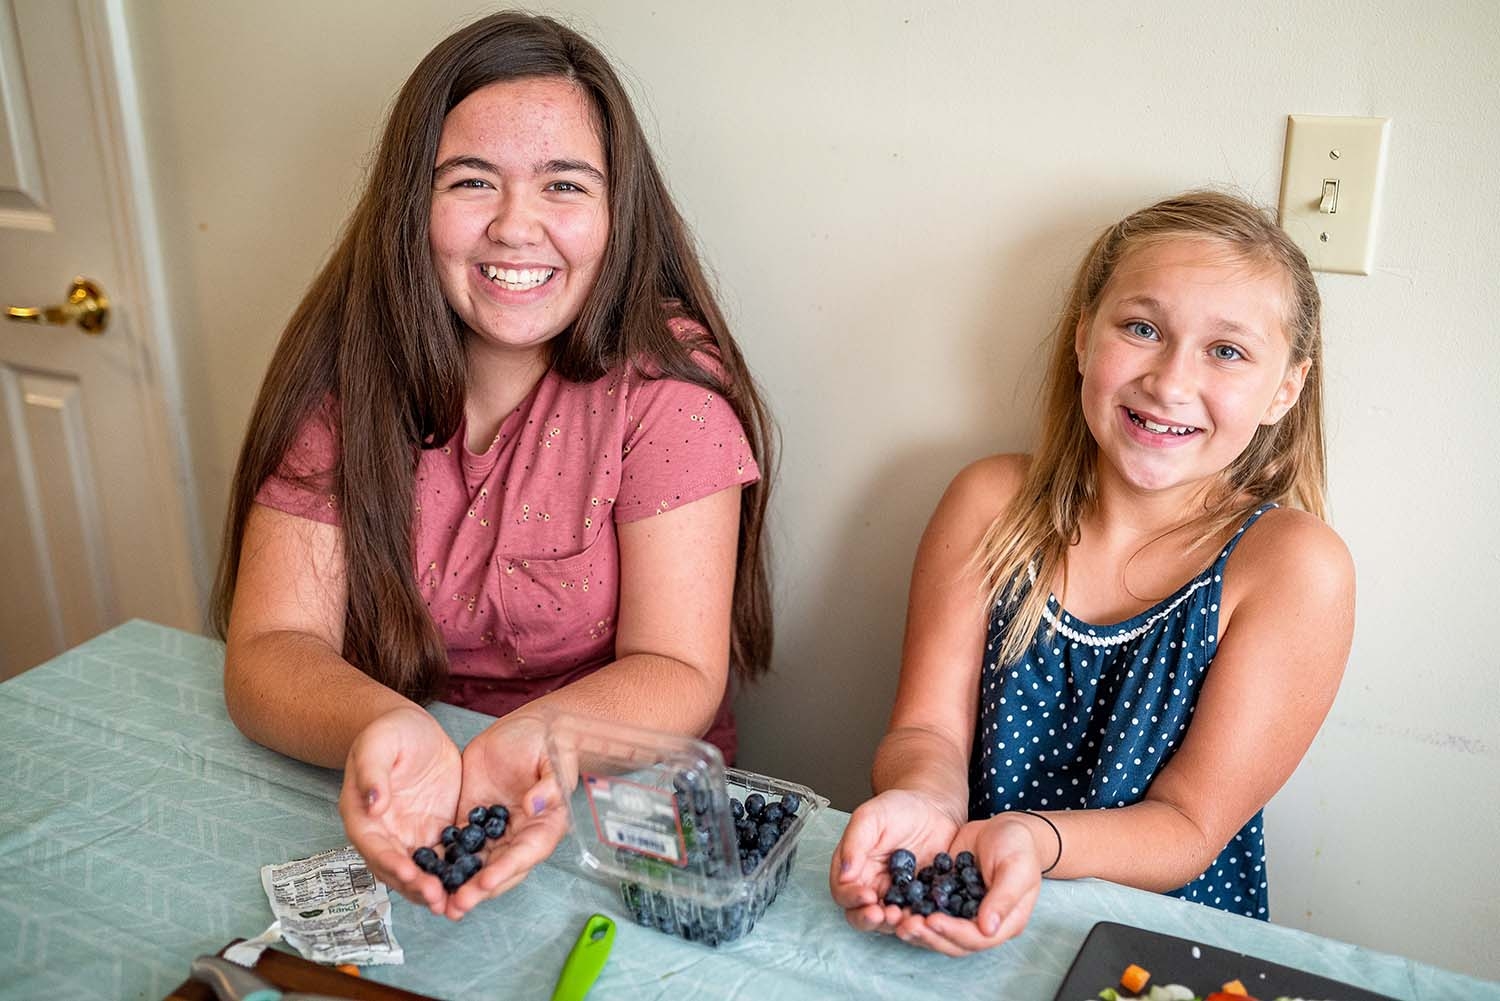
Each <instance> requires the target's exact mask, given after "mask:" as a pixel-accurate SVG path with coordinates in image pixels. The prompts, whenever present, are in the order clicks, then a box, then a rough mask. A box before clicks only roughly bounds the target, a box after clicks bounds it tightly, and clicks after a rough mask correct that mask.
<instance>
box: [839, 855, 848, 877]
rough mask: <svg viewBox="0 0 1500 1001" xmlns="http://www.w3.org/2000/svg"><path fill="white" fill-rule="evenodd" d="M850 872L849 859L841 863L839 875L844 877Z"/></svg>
mask: <svg viewBox="0 0 1500 1001" xmlns="http://www.w3.org/2000/svg"><path fill="white" fill-rule="evenodd" d="M848 872H849V860H848V859H844V860H843V861H842V862H840V863H839V875H840V876H843V875H846V874H847V873H848Z"/></svg>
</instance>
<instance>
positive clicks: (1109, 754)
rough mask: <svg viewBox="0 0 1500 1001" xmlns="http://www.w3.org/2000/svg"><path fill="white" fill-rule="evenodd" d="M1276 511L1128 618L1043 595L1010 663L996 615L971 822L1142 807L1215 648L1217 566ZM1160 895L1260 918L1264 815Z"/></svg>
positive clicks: (1001, 619)
mask: <svg viewBox="0 0 1500 1001" xmlns="http://www.w3.org/2000/svg"><path fill="white" fill-rule="evenodd" d="M1272 507H1275V505H1274V504H1266V505H1263V506H1262V507H1260V508H1258V509H1257V510H1256V511H1255V512H1254V513H1252V514H1251V515H1250V517H1249V518H1247V519H1246V520H1245V523H1244V524H1243V525H1241V526H1240V528H1239V531H1237V532H1236V533H1235V534H1234V536H1233V537H1232V538H1231V539H1230V540H1229V542H1228V544H1227V545H1225V546H1224V549H1223V551H1222V552H1220V553H1219V558H1218V559H1216V560H1215V561H1214V563H1213V565H1212V566H1210V567H1209V568H1208V569H1207V570H1204V571H1203V572H1202V573H1200V574H1199V575H1197V576H1196V577H1194V578H1193V579H1192V580H1190V581H1188V582H1187V583H1186V584H1184V585H1183V586H1182V587H1181V588H1179V589H1178V590H1177V591H1176V593H1174V594H1172V595H1171V596H1170V597H1168V598H1167V599H1166V600H1164V601H1162V602H1160V603H1158V604H1156V605H1154V606H1152V607H1151V608H1149V609H1147V610H1146V611H1144V612H1142V613H1140V614H1139V615H1137V616H1135V617H1134V618H1130V619H1127V620H1125V621H1124V622H1120V623H1117V624H1115V625H1111V626H1098V625H1093V624H1091V623H1088V622H1084V621H1082V620H1081V619H1078V618H1075V617H1073V616H1070V615H1069V614H1068V613H1067V611H1066V610H1063V609H1060V608H1059V607H1058V604H1057V598H1056V597H1055V596H1053V597H1050V598H1049V599H1048V602H1047V611H1046V614H1045V617H1044V618H1043V620H1042V622H1041V623H1040V624H1039V625H1038V626H1037V631H1036V635H1035V636H1034V637H1033V638H1032V640H1031V645H1030V646H1029V647H1028V648H1027V649H1026V653H1025V654H1024V655H1023V656H1022V657H1021V659H1020V661H1019V662H1018V663H1013V664H1006V665H1002V664H1000V663H999V650H1000V645H1001V639H1002V637H1003V635H1004V632H1005V623H1006V621H1007V616H1008V614H1009V608H1006V607H999V606H997V607H996V608H995V610H994V612H993V614H991V616H990V624H989V631H988V636H987V638H986V647H985V650H986V653H985V658H986V660H985V664H984V670H983V672H982V673H981V675H980V681H979V718H978V721H977V724H976V727H975V734H974V751H973V755H972V757H971V759H970V762H969V815H970V817H971V818H974V819H981V818H985V817H991V816H994V815H995V814H996V813H999V812H1001V811H1003V810H1079V809H1097V808H1106V807H1112V806H1128V805H1130V804H1131V803H1135V802H1137V801H1139V800H1141V799H1143V798H1144V797H1145V793H1146V787H1147V786H1148V785H1150V783H1151V780H1152V779H1153V778H1154V777H1155V776H1156V773H1157V772H1159V771H1161V769H1162V767H1163V766H1164V765H1165V764H1166V763H1167V762H1168V761H1169V760H1171V758H1172V755H1173V753H1175V751H1176V749H1177V747H1178V746H1179V745H1180V744H1181V742H1182V738H1183V736H1184V735H1185V734H1186V733H1187V728H1188V723H1189V721H1190V720H1191V719H1192V716H1193V709H1194V707H1195V706H1196V705H1197V702H1198V692H1199V690H1200V689H1201V688H1202V687H1203V677H1204V675H1205V674H1206V673H1207V672H1208V667H1209V665H1210V664H1211V663H1212V662H1213V657H1214V651H1215V650H1216V649H1218V639H1219V637H1218V627H1219V597H1220V595H1221V594H1222V593H1223V590H1224V564H1225V563H1226V562H1227V561H1228V560H1229V554H1230V553H1232V552H1234V548H1235V546H1237V545H1238V544H1239V541H1240V539H1241V538H1243V536H1244V533H1245V530H1246V529H1248V528H1249V527H1250V526H1251V525H1253V524H1255V522H1256V520H1257V519H1258V518H1260V516H1261V515H1262V514H1264V513H1265V512H1266V511H1267V510H1269V509H1270V508H1272ZM1054 625H1055V626H1056V632H1055V633H1053V632H1051V630H1052V627H1053V626H1054ZM1049 634H1050V635H1049ZM1169 896H1174V897H1181V898H1183V899H1185V900H1196V901H1198V902H1199V903H1202V904H1208V905H1210V906H1212V907H1218V908H1220V909H1222V910H1226V911H1233V912H1235V913H1236V914H1244V915H1247V916H1249V917H1255V918H1261V919H1262V920H1265V919H1267V918H1268V917H1269V915H1268V912H1267V909H1266V906H1267V905H1266V849H1265V837H1264V833H1263V831H1262V823H1261V814H1260V813H1259V812H1257V813H1256V814H1255V816H1253V817H1251V818H1250V820H1249V822H1248V823H1246V824H1245V826H1244V827H1243V828H1241V829H1240V832H1239V833H1238V834H1236V835H1235V836H1234V838H1233V839H1231V840H1230V842H1229V844H1228V845H1227V846H1225V848H1224V850H1223V851H1222V852H1220V853H1219V857H1218V858H1216V859H1215V860H1214V861H1213V863H1212V864H1211V865H1210V866H1209V867H1208V869H1207V870H1206V871H1205V872H1204V873H1203V875H1201V876H1199V877H1198V878H1197V879H1195V880H1193V881H1192V882H1191V883H1189V884H1187V885H1186V886H1183V887H1180V888H1178V889H1176V890H1172V891H1171V892H1170V894H1169Z"/></svg>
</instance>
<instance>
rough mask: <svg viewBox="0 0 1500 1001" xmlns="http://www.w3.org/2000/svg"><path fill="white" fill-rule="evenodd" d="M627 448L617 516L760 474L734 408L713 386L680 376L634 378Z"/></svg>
mask: <svg viewBox="0 0 1500 1001" xmlns="http://www.w3.org/2000/svg"><path fill="white" fill-rule="evenodd" d="M622 452H623V458H622V459H621V463H620V486H619V489H618V491H617V492H616V495H615V505H614V517H615V521H617V522H628V521H638V520H640V519H642V518H645V517H647V516H649V515H653V514H661V513H662V512H664V511H670V510H672V509H673V508H679V507H682V506H683V505H684V504H690V503H692V502H693V501H695V500H699V499H701V498H703V497H707V496H708V495H709V494H714V493H718V492H719V491H720V490H724V489H726V488H728V487H732V486H742V485H744V484H746V483H754V482H755V481H756V480H758V479H760V468H759V467H758V466H757V465H756V463H755V457H754V455H753V454H752V453H751V450H750V442H749V440H748V439H747V438H746V436H745V429H744V427H743V426H742V425H741V424H740V420H739V417H737V416H736V415H735V412H734V408H733V407H731V406H730V405H729V402H728V401H727V400H725V399H724V398H723V397H722V396H720V395H719V394H718V393H716V392H714V391H713V390H711V389H706V388H704V387H703V386H699V385H696V384H694V383H691V382H683V381H681V380H678V379H644V380H640V381H634V384H633V385H632V386H631V389H630V395H629V397H628V400H627V411H626V421H625V441H624V446H623V449H622Z"/></svg>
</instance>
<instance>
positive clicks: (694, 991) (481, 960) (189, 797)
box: [0, 622, 1500, 1001]
mask: <svg viewBox="0 0 1500 1001" xmlns="http://www.w3.org/2000/svg"><path fill="white" fill-rule="evenodd" d="M222 663H223V648H222V647H221V646H220V645H219V644H218V643H216V642H214V641H212V640H208V639H205V638H203V637H200V636H193V635H189V634H187V633H182V632H178V631H176V630H172V629H167V628H164V627H161V626H156V625H152V624H150V623H146V622H130V623H127V624H125V625H123V626H120V627H119V628H117V629H113V630H111V631H110V632H107V633H105V634H104V635H102V636H99V637H98V638H96V639H93V640H91V641H89V642H88V643H85V644H83V645H82V646H79V647H77V648H76V649H73V650H70V651H69V652H67V653H66V654H64V655H62V656H61V657H58V658H56V659H55V660H52V661H49V662H48V663H46V664H43V665H41V666H40V667H37V668H34V669H33V670H31V671H28V672H27V673H25V674H23V675H21V676H20V677H17V678H14V679H12V680H10V681H7V682H5V683H4V684H0V999H7V1001H8V999H15V1001H43V999H45V1001H62V999H71V998H101V999H111V1001H114V999H148V1001H149V999H156V998H161V997H163V996H164V995H165V994H166V993H167V992H168V991H169V990H170V989H171V988H172V987H173V986H175V985H176V984H177V983H178V982H179V981H181V980H182V979H183V977H184V976H185V975H186V972H187V967H188V963H189V961H190V960H191V959H192V958H193V957H194V956H197V955H199V954H201V953H205V952H212V951H215V950H217V949H218V948H220V947H221V946H223V945H224V944H225V943H226V942H228V941H229V940H230V939H232V938H236V937H250V936H253V935H256V934H258V933H259V932H261V931H262V930H263V929H264V928H265V927H266V926H267V925H268V924H269V923H270V921H271V910H270V906H269V905H268V904H267V902H266V898H265V893H264V892H263V891H262V889H261V886H260V881H259V869H260V866H261V865H263V864H266V863H272V862H283V861H287V860H289V859H294V858H300V857H303V856H307V855H311V854H313V853H314V852H317V851H320V850H323V849H326V848H333V847H337V846H339V845H342V844H344V843H345V841H346V839H345V837H344V834H343V830H342V827H341V826H340V824H339V819H338V813H337V811H336V810H335V807H334V801H335V798H336V796H337V793H338V788H339V774H338V773H337V772H332V771H327V770H324V769H320V768H314V767H311V766H308V765H303V764H299V763H298V762H295V761H291V760H289V759H287V758H284V757H281V756H280V755H277V754H274V753H272V752H269V751H267V750H265V749H264V748H261V747H259V746H257V745H255V744H253V743H251V742H250V741H248V740H246V739H245V738H244V737H243V736H241V735H240V733H239V731H237V730H236V729H235V728H234V726H233V724H231V723H230V721H229V719H228V717H227V715H226V714H225V710H224V698H223V690H222V685H221V681H220V674H221V666H222ZM435 713H436V715H437V717H438V719H439V720H440V721H441V722H442V723H443V725H444V726H445V727H446V728H447V729H448V731H449V732H450V733H452V734H453V735H454V737H455V738H457V739H458V740H459V741H460V742H462V741H464V740H467V739H468V738H469V737H470V736H472V735H473V734H475V733H477V732H478V731H479V730H480V729H481V727H483V725H484V723H485V721H486V717H483V716H480V715H477V714H475V713H471V712H467V711H465V710H461V709H454V708H451V707H448V706H438V707H436V709H435ZM847 818H848V815H847V814H844V813H840V812H838V811H835V810H825V811H823V812H822V813H821V814H819V816H818V817H817V818H815V822H814V824H813V826H812V828H811V829H810V830H809V831H808V832H807V834H806V836H805V840H804V844H803V846H802V848H801V850H800V851H799V854H798V858H797V862H796V866H795V868H794V870H793V872H792V875H791V879H790V880H789V882H788V883H787V886H786V888H785V890H783V891H782V893H781V896H780V898H779V899H778V900H777V901H776V903H774V904H773V905H772V906H771V908H770V909H769V910H768V911H767V912H766V914H765V915H764V916H763V917H762V918H761V919H760V921H759V923H758V924H757V925H756V927H755V929H754V931H753V932H752V933H751V934H750V935H749V936H747V937H746V938H744V939H742V940H740V941H738V942H735V943H733V944H731V945H728V946H723V947H720V948H718V949H709V948H706V947H703V946H698V945H693V944H689V943H686V942H682V941H679V940H677V939H673V938H669V937H667V936H664V935H661V934H659V933H657V932H654V931H651V930H648V929H644V928H640V927H638V926H636V925H634V924H632V923H631V922H630V921H629V919H628V918H626V917H624V915H623V914H621V913H620V911H619V910H618V908H617V907H616V906H615V905H616V897H615V895H614V894H613V893H612V892H611V891H610V890H609V889H608V888H606V887H603V886H600V885H597V884H594V883H591V882H589V881H587V880H584V879H582V878H581V877H580V876H578V875H576V874H575V873H574V872H572V871H570V869H569V868H568V866H567V865H565V864H563V863H562V862H561V861H558V862H553V863H548V864H546V865H544V866H542V867H540V868H539V869H538V870H537V871H536V872H535V873H533V874H532V876H531V877H530V878H529V879H528V880H527V881H526V882H525V883H523V884H522V885H521V886H520V887H519V888H518V889H516V890H515V891H513V892H512V893H510V894H508V895H506V896H505V897H503V898H501V899H499V900H497V901H492V902H491V903H489V904H487V905H485V906H484V907H482V908H480V909H479V910H478V911H476V912H475V913H474V914H472V915H470V916H469V917H468V918H466V919H465V920H464V921H462V922H461V923H459V924H457V925H454V924H450V923H449V922H447V921H445V920H443V919H441V918H436V917H433V916H432V915H431V914H429V913H428V912H426V911H425V910H420V909H418V908H415V907H412V906H411V905H409V904H408V903H406V902H405V901H404V900H400V899H399V898H398V899H397V900H396V902H395V904H394V923H395V931H396V936H397V938H398V940H399V941H400V942H401V945H402V947H403V948H404V949H405V952H406V963H405V965H403V966H394V967H376V968H371V969H368V970H367V971H366V975H367V976H368V977H370V978H371V979H376V980H381V981H385V982H388V983H393V984H399V985H401V986H404V987H409V988H412V989H414V990H419V991H422V992H425V993H428V994H431V995H433V996H435V997H440V998H450V999H460V998H462V999H471V998H472V999H474V1001H480V999H489V998H501V997H504V998H517V999H524V998H547V997H549V996H550V994H551V990H552V985H553V983H554V982H555V980H556V977H557V974H558V971H559V969H560V967H561V964H562V960H563V957H564V956H565V955H566V953H567V951H568V949H569V947H570V946H571V944H572V942H573V940H574V938H575V936H576V935H577V934H578V930H579V929H580V928H581V927H582V924H583V922H584V920H585V919H586V918H587V916H588V915H589V914H591V913H593V912H594V911H602V912H604V913H609V914H612V915H613V916H615V917H616V918H617V920H618V921H619V932H618V937H617V939H616V942H615V947H614V951H613V954H612V955H611V957H610V960H609V963H608V965H607V966H606V967H605V970H604V973H603V974H602V975H601V977H600V979H599V981H598V983H597V984H596V985H595V987H594V990H593V992H592V993H591V994H590V997H591V998H594V999H597V1001H607V999H610V998H630V999H650V998H661V999H671V1001H688V999H698V998H728V997H744V998H775V999H776V1001H791V999H794V998H820V999H824V998H846V997H849V998H854V997H857V998H860V999H862V1001H876V999H882V998H934V997H940V998H943V999H945V1001H963V999H969V998H973V999H976V1001H977V999H984V1001H998V999H1014V1001H1049V999H1051V998H1052V996H1053V994H1054V993H1055V992H1056V990H1057V988H1058V985H1059V984H1060V983H1061V981H1062V978H1063V975H1064V973H1065V972H1066V971H1067V969H1068V965H1069V964H1070V963H1071V962H1072V959H1073V956H1074V954H1075V953H1076V952H1077V951H1078V947H1079V945H1080V944H1081V943H1082V942H1083V939H1084V936H1085V935H1087V933H1088V931H1089V929H1090V927H1092V926H1093V924H1094V923H1095V922H1096V921H1101V920H1110V921H1119V922H1123V923H1126V924H1131V925H1135V926H1138V927H1142V928H1149V929H1154V930H1156V931H1162V932H1166V933H1169V934H1174V935H1180V936H1183V937H1186V938H1193V939H1196V940H1198V941H1202V942H1205V943H1208V944H1212V945H1218V946H1223V947H1226V948H1231V949H1235V950H1238V951H1241V952H1245V953H1249V954H1252V955H1256V956H1261V957H1264V958H1266V959H1269V960H1272V961H1274V962H1278V963H1282V964H1285V965H1288V966H1294V967H1298V968H1301V969H1306V970H1309V971H1311V972H1314V973H1318V974H1321V975H1324V976H1327V977H1332V978H1334V979H1336V980H1341V981H1347V982H1349V983H1353V984H1358V985H1361V986H1364V987H1368V988H1370V989H1372V990H1375V991H1379V992H1382V993H1385V994H1389V995H1390V996H1392V997H1395V998H1403V999H1409V1001H1448V999H1451V1001H1460V999H1462V1001H1476V999H1495V1001H1500V984H1493V983H1485V982H1482V981H1478V980H1475V979H1472V978H1469V977H1464V976H1460V975H1458V974H1453V973H1449V972H1446V971H1443V970H1439V969H1436V968H1433V967H1430V966H1426V965H1424V964H1421V963H1417V962H1413V961H1411V960H1407V959H1403V958H1401V957H1399V956H1392V955H1387V954H1383V953H1377V952H1371V951H1368V950H1365V949H1361V948H1358V947H1356V946H1352V945H1347V944H1344V943H1341V942H1334V941H1330V940H1328V939H1323V938H1319V937H1317V936H1314V935H1309V934H1307V933H1305V932H1300V931H1295V930H1292V929H1289V928H1282V927H1277V926H1275V925H1268V924H1264V923H1262V922H1257V921H1252V920H1249V919H1247V918H1241V917H1236V916H1234V915H1229V914H1225V913H1223V912H1220V911H1214V910H1210V909H1209V908H1206V907H1202V906H1199V905H1197V904H1188V903H1183V902H1181V901H1177V900H1172V899H1170V898H1167V897H1162V896H1158V895H1156V894H1151V893H1145V892H1141V891H1138V890H1132V889H1127V888H1125V887H1120V886H1116V885H1113V884H1110V883H1103V882H1098V881H1094V880H1080V881H1076V882H1055V883H1053V882H1049V883H1048V884H1047V885H1046V886H1045V888H1044V890H1043V893H1042V897H1041V900H1040V902H1039V903H1038V905H1037V908H1036V912H1035V915H1034V916H1033V918H1032V920H1031V924H1030V926H1029V927H1028V928H1027V929H1026V931H1025V933H1024V934H1023V935H1021V936H1020V937H1019V938H1018V939H1016V940H1015V941H1013V942H1011V943H1008V944H1006V945H1005V946H1003V947H1001V948H998V949H994V950H991V951H990V952H989V953H987V954H984V955H980V956H974V957H970V958H968V959H964V960H956V961H955V960H950V959H946V958H944V957H941V956H938V955H934V954H931V953H927V952H923V951H920V950H917V949H913V948H910V947H907V946H905V945H902V944H901V943H900V942H897V941H895V940H893V939H889V938H885V937H882V936H875V935H859V934H856V933H855V932H854V931H853V930H851V929H850V928H849V927H848V926H847V925H846V924H845V923H844V920H843V917H842V915H841V913H840V912H839V911H838V909H837V908H835V907H834V905H833V904H832V902H831V900H830V899H829V896H828V891H827V866H828V859H829V857H830V855H831V853H832V850H833V846H834V843H835V842H836V840H837V838H838V835H839V833H840V831H841V830H842V828H843V825H844V823H845V821H846V820H847ZM1077 1001H1084V999H1081V998H1080V999H1077Z"/></svg>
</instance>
